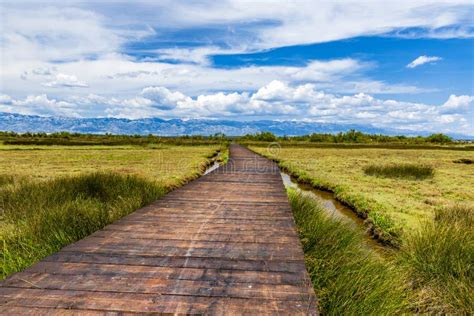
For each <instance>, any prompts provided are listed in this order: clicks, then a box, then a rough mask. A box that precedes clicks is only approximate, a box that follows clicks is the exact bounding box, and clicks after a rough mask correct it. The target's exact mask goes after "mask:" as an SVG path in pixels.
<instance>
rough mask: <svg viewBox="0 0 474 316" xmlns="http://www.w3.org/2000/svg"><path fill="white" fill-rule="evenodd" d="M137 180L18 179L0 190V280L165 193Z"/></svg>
mask: <svg viewBox="0 0 474 316" xmlns="http://www.w3.org/2000/svg"><path fill="white" fill-rule="evenodd" d="M166 191H167V188H165V187H164V186H163V185H161V184H159V183H157V182H152V181H149V180H146V179H143V178H141V177H139V176H136V175H120V174H114V173H93V174H88V175H79V176H67V177H60V178H57V179H53V180H50V181H46V182H45V181H42V182H38V181H33V182H31V181H26V180H22V181H19V183H16V184H14V185H10V186H6V187H4V188H3V189H1V190H0V209H1V210H2V214H1V217H2V225H1V226H0V236H1V240H2V245H1V247H2V248H1V257H0V259H1V265H0V267H1V269H0V273H1V277H6V276H7V275H8V274H10V273H13V272H16V271H20V270H22V269H24V268H26V267H28V266H30V265H31V264H33V263H35V262H37V261H39V260H40V259H42V258H44V257H46V256H48V255H49V254H51V253H54V252H56V251H58V250H59V249H61V248H62V247H63V246H65V245H68V244H70V243H72V242H74V241H77V240H79V239H81V238H84V237H86V236H87V235H89V234H91V233H93V232H95V231H97V230H99V229H101V228H102V227H104V226H105V225H107V224H109V223H112V222H113V221H115V220H117V219H119V218H121V217H123V216H125V215H127V214H129V213H130V212H132V211H134V210H136V209H137V208H140V207H142V206H144V205H146V204H148V203H150V202H152V201H154V200H155V199H157V198H159V197H160V196H162V195H163V194H165V193H166Z"/></svg>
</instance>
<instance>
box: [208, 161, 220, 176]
mask: <svg viewBox="0 0 474 316" xmlns="http://www.w3.org/2000/svg"><path fill="white" fill-rule="evenodd" d="M219 167H220V163H219V162H218V161H217V160H214V161H213V162H212V164H210V165H209V167H207V169H206V171H204V174H208V173H210V172H212V171H214V170H216V169H217V168H219Z"/></svg>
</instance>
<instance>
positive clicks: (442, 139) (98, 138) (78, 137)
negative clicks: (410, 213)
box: [0, 129, 453, 145]
mask: <svg viewBox="0 0 474 316" xmlns="http://www.w3.org/2000/svg"><path fill="white" fill-rule="evenodd" d="M231 140H240V141H254V142H276V141H278V142H298V143H302V142H303V143H304V142H308V143H352V144H370V143H374V144H375V143H408V144H427V143H435V144H447V143H452V142H453V139H452V138H451V137H449V136H447V135H444V134H441V133H438V134H432V135H430V136H426V137H425V136H414V137H409V136H404V135H399V136H388V135H382V134H366V133H363V132H360V131H356V130H353V129H351V130H349V131H347V132H340V133H337V134H330V133H313V134H309V135H303V136H276V135H275V134H273V133H271V132H267V131H264V132H259V133H256V134H247V135H245V136H241V137H229V136H226V135H225V134H224V133H216V134H214V135H210V136H202V135H184V136H179V137H164V136H155V135H152V134H150V135H146V136H143V135H113V134H103V135H97V134H81V133H69V132H56V133H29V132H28V133H15V132H0V141H2V142H3V143H4V144H16V145H35V144H36V145H127V144H130V145H146V144H151V143H170V144H171V143H173V144H203V145H204V144H211V143H220V142H228V141H231Z"/></svg>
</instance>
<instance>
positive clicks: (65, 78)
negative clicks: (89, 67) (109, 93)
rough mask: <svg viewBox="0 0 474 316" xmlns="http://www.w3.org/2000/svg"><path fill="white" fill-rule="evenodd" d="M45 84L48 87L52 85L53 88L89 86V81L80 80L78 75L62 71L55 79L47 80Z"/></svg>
mask: <svg viewBox="0 0 474 316" xmlns="http://www.w3.org/2000/svg"><path fill="white" fill-rule="evenodd" d="M43 85H44V86H46V87H52V88H64V87H67V88H73V87H80V88H84V87H87V83H85V82H83V81H80V80H79V79H77V77H76V76H74V75H66V74H61V73H58V74H56V76H54V79H53V80H51V81H48V82H45V83H43Z"/></svg>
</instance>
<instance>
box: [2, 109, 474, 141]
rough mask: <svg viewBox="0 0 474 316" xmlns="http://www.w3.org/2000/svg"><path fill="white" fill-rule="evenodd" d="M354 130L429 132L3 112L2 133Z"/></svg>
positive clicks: (300, 132)
mask: <svg viewBox="0 0 474 316" xmlns="http://www.w3.org/2000/svg"><path fill="white" fill-rule="evenodd" d="M350 129H355V130H358V131H361V132H364V133H370V134H385V135H407V136H415V135H422V136H426V135H429V134H431V133H432V132H430V131H416V132H414V131H410V130H398V129H387V128H378V127H374V126H372V125H367V124H344V123H341V124H338V123H319V122H306V121H272V120H258V121H232V120H210V119H192V120H181V119H171V120H164V119H160V118H144V119H137V120H130V119H122V118H70V117H43V116H33V115H21V114H13V113H1V112H0V131H12V132H17V133H25V132H46V133H53V132H60V131H67V132H72V133H74V132H77V133H89V134H105V133H111V134H139V135H148V134H153V135H160V136H179V135H212V134H215V133H224V134H226V135H228V136H241V135H245V134H253V133H256V132H261V131H268V132H272V133H274V134H275V135H278V136H283V135H287V136H296V135H306V134H311V133H338V132H346V131H348V130H350ZM448 135H450V136H452V137H454V138H456V139H472V138H473V136H467V135H463V134H448Z"/></svg>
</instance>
